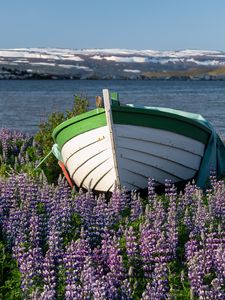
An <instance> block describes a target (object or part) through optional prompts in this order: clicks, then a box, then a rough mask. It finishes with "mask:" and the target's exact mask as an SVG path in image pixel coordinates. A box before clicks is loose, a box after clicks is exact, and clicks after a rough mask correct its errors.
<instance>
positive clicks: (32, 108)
mask: <svg viewBox="0 0 225 300" xmlns="http://www.w3.org/2000/svg"><path fill="white" fill-rule="evenodd" d="M103 88H109V89H110V90H112V91H117V92H119V94H120V101H121V102H122V103H135V104H140V105H148V106H160V107H170V108H174V109H181V110H184V111H189V112H194V113H199V114H201V115H202V116H203V117H205V118H206V119H207V120H208V121H210V122H211V123H212V124H213V125H214V127H215V128H216V130H217V132H218V133H220V134H222V135H223V136H225V82H224V81H123V80H114V81H113V80H112V81H111V80H109V81H106V80H104V81H103V80H97V81H94V80H90V81H85V80H84V81H82V80H78V81H75V80H68V81H67V80H59V81H58V80H56V81H54V80H49V81H48V80H46V81H39V80H37V81H32V80H24V81H18V80H17V81H10V80H2V81H0V127H7V128H11V129H17V130H21V131H23V132H27V133H30V134H33V133H35V132H36V131H37V130H38V124H39V123H40V122H41V121H43V120H46V119H47V117H48V115H49V113H51V112H53V111H65V110H67V109H70V108H71V107H72V104H73V99H74V95H75V94H78V95H80V94H83V95H86V96H87V97H88V99H89V100H90V106H91V107H94V103H95V96H96V95H101V94H102V89H103Z"/></svg>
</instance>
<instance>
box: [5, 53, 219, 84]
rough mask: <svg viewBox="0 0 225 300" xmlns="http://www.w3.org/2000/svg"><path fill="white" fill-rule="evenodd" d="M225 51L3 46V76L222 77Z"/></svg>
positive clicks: (74, 77) (79, 77)
mask: <svg viewBox="0 0 225 300" xmlns="http://www.w3.org/2000/svg"><path fill="white" fill-rule="evenodd" d="M224 69H225V52H222V51H206V50H182V51H153V50H128V49H81V50H73V49H55V48H19V49H0V79H5V78H12V79H17V78H25V79H26V78H55V79H57V78H71V79H123V78H124V79H146V78H149V79H152V78H156V79H158V78H164V79H170V78H174V77H178V78H185V77H186V78H192V79H217V78H219V79H223V77H224V73H225V72H224V71H223V70H224Z"/></svg>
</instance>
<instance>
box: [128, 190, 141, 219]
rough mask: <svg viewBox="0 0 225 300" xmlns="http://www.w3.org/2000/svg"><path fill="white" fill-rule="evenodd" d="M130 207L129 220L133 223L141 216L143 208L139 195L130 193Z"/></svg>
mask: <svg viewBox="0 0 225 300" xmlns="http://www.w3.org/2000/svg"><path fill="white" fill-rule="evenodd" d="M130 206H131V214H130V220H131V221H135V220H137V219H138V218H139V217H141V216H142V214H143V206H142V203H141V199H140V195H139V194H138V195H137V194H134V193H132V195H131V203H130Z"/></svg>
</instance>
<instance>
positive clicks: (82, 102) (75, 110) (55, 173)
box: [34, 95, 89, 183]
mask: <svg viewBox="0 0 225 300" xmlns="http://www.w3.org/2000/svg"><path fill="white" fill-rule="evenodd" d="M88 106H89V102H88V99H87V97H86V96H82V95H81V96H79V95H75V96H74V103H73V107H72V109H71V110H67V111H66V112H65V113H63V112H53V113H52V114H51V115H50V116H49V117H48V120H47V121H45V122H42V123H41V124H40V125H39V131H38V132H37V134H36V135H35V137H34V140H35V142H36V143H37V146H38V148H39V153H40V157H39V160H40V158H43V157H45V156H46V155H47V154H48V153H49V152H50V151H51V148H52V145H53V139H52V132H53V130H54V128H55V127H56V126H57V125H59V124H60V123H62V122H63V121H65V120H67V119H69V118H72V117H74V116H77V115H78V114H81V113H84V112H86V111H87V109H88ZM42 169H43V170H44V173H45V175H46V177H47V179H48V181H49V182H51V183H56V182H57V180H58V177H59V174H60V172H61V169H60V167H59V166H58V163H57V159H56V158H55V157H54V156H53V155H51V156H50V157H49V158H48V159H47V160H46V161H45V163H43V165H42Z"/></svg>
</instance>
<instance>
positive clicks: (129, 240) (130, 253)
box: [125, 226, 138, 264]
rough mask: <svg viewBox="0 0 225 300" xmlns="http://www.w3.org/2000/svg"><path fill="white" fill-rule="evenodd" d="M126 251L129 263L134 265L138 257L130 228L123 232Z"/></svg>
mask: <svg viewBox="0 0 225 300" xmlns="http://www.w3.org/2000/svg"><path fill="white" fill-rule="evenodd" d="M125 240H126V251H127V257H128V260H129V262H130V263H131V264H132V263H135V262H136V260H137V256H138V243H137V238H136V235H135V232H134V229H133V227H132V226H130V227H129V228H128V229H127V230H126V231H125Z"/></svg>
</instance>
